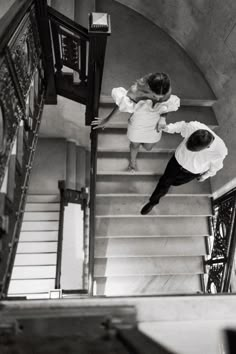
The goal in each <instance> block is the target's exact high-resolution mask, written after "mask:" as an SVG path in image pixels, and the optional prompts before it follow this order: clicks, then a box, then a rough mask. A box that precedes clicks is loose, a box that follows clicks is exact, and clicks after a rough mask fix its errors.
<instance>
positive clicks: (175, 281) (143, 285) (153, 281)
mask: <svg viewBox="0 0 236 354" xmlns="http://www.w3.org/2000/svg"><path fill="white" fill-rule="evenodd" d="M94 281H95V282H96V295H106V296H125V295H126V296H129V295H135V296H137V295H157V294H167V293H168V294H183V293H184V294H186V293H189V294H190V293H196V292H198V291H201V279H200V276H199V275H198V274H197V275H196V274H194V275H192V274H190V275H189V274H184V275H176V274H175V275H153V276H148V275H146V276H140V275H133V276H129V275H128V276H126V275H124V276H109V277H97V278H96V277H95V278H94Z"/></svg>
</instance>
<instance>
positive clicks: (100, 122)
mask: <svg viewBox="0 0 236 354" xmlns="http://www.w3.org/2000/svg"><path fill="white" fill-rule="evenodd" d="M91 125H92V126H93V129H99V128H102V129H104V128H105V125H106V119H105V118H99V117H95V118H94V120H93V121H92V123H91Z"/></svg>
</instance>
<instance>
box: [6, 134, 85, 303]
mask: <svg viewBox="0 0 236 354" xmlns="http://www.w3.org/2000/svg"><path fill="white" fill-rule="evenodd" d="M63 179H65V182H66V183H65V184H66V188H70V189H74V190H80V189H81V188H84V187H85V184H86V181H85V180H86V151H85V149H84V148H83V147H81V146H77V145H76V144H75V142H72V141H65V140H64V139H39V145H38V150H37V153H36V158H35V165H34V168H33V171H32V176H31V181H30V185H29V195H28V197H27V201H26V207H25V213H24V218H23V223H22V228H21V233H20V238H19V242H18V247H17V252H16V257H15V262H14V267H13V272H12V276H11V281H10V287H9V291H8V296H26V297H27V299H34V298H37V299H40V298H41V299H42V298H48V297H49V291H50V290H53V289H54V288H55V277H56V264H57V250H58V230H59V212H60V194H59V189H58V180H63ZM68 237H69V235H68ZM79 238H81V240H83V235H78V238H77V242H78V241H79ZM68 241H69V242H70V243H71V240H68ZM68 241H67V237H66V235H64V242H66V243H67V242H68ZM65 246H66V247H67V248H68V247H73V245H71V244H66V245H65ZM87 248H88V247H87ZM87 248H86V252H87ZM62 275H63V277H65V276H66V275H65V272H63V273H62ZM85 283H86V281H85ZM62 285H63V284H62Z"/></svg>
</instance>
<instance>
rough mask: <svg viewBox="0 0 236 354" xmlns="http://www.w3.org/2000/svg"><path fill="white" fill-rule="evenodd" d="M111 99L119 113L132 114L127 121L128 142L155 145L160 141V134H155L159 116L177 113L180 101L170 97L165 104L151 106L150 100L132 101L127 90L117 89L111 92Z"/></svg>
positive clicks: (177, 98)
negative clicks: (172, 112)
mask: <svg viewBox="0 0 236 354" xmlns="http://www.w3.org/2000/svg"><path fill="white" fill-rule="evenodd" d="M111 95H112V98H113V99H114V101H115V103H116V104H117V106H118V107H119V110H120V111H121V112H129V113H132V115H131V117H130V118H129V121H128V131H127V136H128V138H129V140H130V141H132V142H136V143H156V142H157V141H159V140H160V139H161V134H162V133H161V132H157V130H156V126H157V123H158V122H159V120H160V118H161V114H163V113H167V112H171V111H177V109H178V108H179V106H180V99H179V97H177V96H175V95H171V96H170V98H169V99H168V100H167V101H165V102H157V103H156V104H155V105H153V102H152V100H150V99H147V100H140V101H139V102H137V103H136V102H134V101H132V100H131V99H130V98H129V97H128V96H127V90H126V89H124V88H123V87H117V88H114V89H113V90H112V93H111Z"/></svg>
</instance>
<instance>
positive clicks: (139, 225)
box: [95, 215, 210, 237]
mask: <svg viewBox="0 0 236 354" xmlns="http://www.w3.org/2000/svg"><path fill="white" fill-rule="evenodd" d="M95 234H96V236H105V237H111V236H123V235H127V236H155V235H160V236H165V235H167V236H177V235H179V236H207V235H209V234H210V227H209V220H208V218H207V217H197V218H196V217H185V216H182V217H174V216H169V217H158V216H157V217H155V216H154V217H153V216H141V215H140V216H136V217H134V216H132V217H125V216H118V217H114V216H110V217H105V216H102V217H96V233H95Z"/></svg>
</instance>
